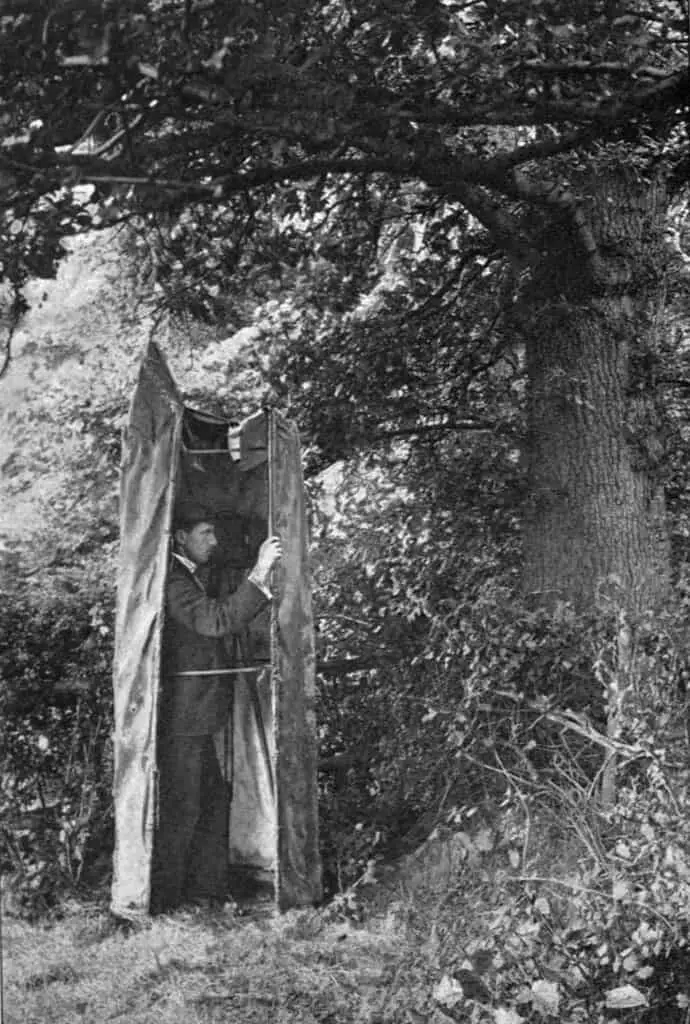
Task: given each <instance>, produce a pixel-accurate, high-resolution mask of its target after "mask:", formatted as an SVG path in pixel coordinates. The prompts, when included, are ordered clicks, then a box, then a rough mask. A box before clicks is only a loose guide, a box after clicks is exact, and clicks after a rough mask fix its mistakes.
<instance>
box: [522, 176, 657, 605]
mask: <svg viewBox="0 0 690 1024" xmlns="http://www.w3.org/2000/svg"><path fill="white" fill-rule="evenodd" d="M577 192H578V194H579V195H580V197H581V198H582V203H581V205H580V207H579V209H580V211H581V213H583V214H584V216H585V218H586V223H587V225H588V228H589V231H590V234H589V238H590V239H591V238H592V237H593V238H594V240H595V242H596V246H597V251H596V257H595V260H593V259H592V253H591V252H586V251H585V248H584V246H583V245H582V243H581V236H580V234H579V233H578V230H577V226H576V225H574V224H573V219H572V217H571V218H566V217H564V216H562V217H560V218H559V219H558V220H556V219H554V218H552V219H551V220H550V222H549V224H548V226H547V228H546V229H545V231H544V234H543V238H542V241H541V252H542V255H543V259H542V261H541V265H540V267H539V269H538V271H537V273H536V274H535V276H534V278H533V282H532V286H531V288H530V292H529V295H528V296H527V301H528V309H529V317H528V323H529V329H528V331H527V346H526V351H527V375H528V392H527V412H528V437H527V452H526V455H527V467H528V482H529V495H530V498H529V507H528V509H527V512H526V516H525V527H524V554H525V563H524V564H525V569H524V577H523V583H524V588H525V592H526V594H527V595H529V596H530V598H531V599H532V602H533V603H534V604H537V605H546V606H550V605H553V604H555V603H557V602H558V601H570V602H572V603H573V604H574V605H575V606H576V607H577V608H580V609H582V608H587V607H591V606H593V604H594V603H595V602H600V601H602V600H609V601H611V602H613V603H614V604H615V606H616V607H618V608H625V609H626V610H628V611H640V610H642V609H645V608H650V607H654V606H656V605H657V604H658V603H659V602H660V601H661V600H662V599H663V597H664V594H665V592H666V588H667V581H668V570H669V540H668V533H667V527H666V517H665V504H664V491H663V481H662V469H663V449H664V444H663V434H664V429H663V411H662V410H661V409H660V405H659V402H658V399H657V395H656V393H655V375H656V359H657V351H658V341H659V334H660V331H661V330H662V314H663V305H664V290H665V242H664V224H665V214H666V195H665V190H664V187H663V183H662V182H661V181H655V182H649V181H647V182H644V181H641V180H639V178H637V177H636V176H635V174H634V172H633V173H622V172H616V173H610V174H608V175H601V176H600V177H599V178H597V179H590V180H589V181H588V182H581V183H580V184H579V186H578V188H577ZM571 212H572V211H571ZM568 221H569V222H568ZM595 263H596V267H595Z"/></svg>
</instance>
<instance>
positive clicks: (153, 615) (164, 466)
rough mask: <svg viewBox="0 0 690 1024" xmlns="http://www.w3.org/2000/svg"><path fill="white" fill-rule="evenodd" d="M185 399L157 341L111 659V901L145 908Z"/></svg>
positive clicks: (125, 473) (144, 386)
mask: <svg viewBox="0 0 690 1024" xmlns="http://www.w3.org/2000/svg"><path fill="white" fill-rule="evenodd" d="M182 413H183V405H182V402H181V400H180V397H179V395H178V392H177V388H176V387H175V383H174V381H173V379H172V377H171V375H170V372H169V370H168V368H167V366H166V364H165V360H164V359H163V357H162V355H161V353H160V351H159V349H158V348H157V346H156V345H155V344H153V343H151V344H150V345H149V346H148V348H147V350H146V352H145V354H144V358H143V360H142V364H141V370H140V373H139V378H138V381H137V385H136V388H135V391H134V395H133V398H132V403H131V406H130V412H129V419H128V423H127V427H126V430H125V435H124V437H123V448H122V464H121V478H120V557H119V569H118V580H117V612H116V624H115V659H114V667H113V686H114V705H115V706H114V718H115V742H114V749H115V772H114V781H113V797H114V804H115V853H114V862H113V884H112V909H113V912H114V913H116V914H119V915H121V916H124V917H131V916H135V915H137V914H145V913H147V911H148V908H149V899H150V886H151V855H152V849H153V831H154V826H155V820H154V819H155V809H156V725H157V720H156V707H157V699H158V681H159V665H160V647H161V629H162V615H163V606H164V587H165V580H166V574H167V562H168V548H169V529H170V519H171V512H172V502H173V495H174V473H175V468H176V465H177V453H178V447H179V436H180V430H181V424H182Z"/></svg>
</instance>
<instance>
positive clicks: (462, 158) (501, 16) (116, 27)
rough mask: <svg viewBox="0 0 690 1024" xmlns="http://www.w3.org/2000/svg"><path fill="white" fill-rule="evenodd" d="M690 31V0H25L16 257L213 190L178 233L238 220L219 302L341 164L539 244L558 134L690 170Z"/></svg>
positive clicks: (2, 123) (7, 23)
mask: <svg viewBox="0 0 690 1024" xmlns="http://www.w3.org/2000/svg"><path fill="white" fill-rule="evenodd" d="M686 39H687V11H686V10H684V6H683V0H656V2H655V3H654V4H650V3H649V2H648V0H624V2H616V0H577V2H573V0H571V2H565V0H532V2H530V3H524V2H522V0H506V2H502V3H497V2H495V0H479V2H477V0H404V2H396V3H395V4H391V3H390V2H389V0H378V2H374V3H372V2H371V0H366V2H358V0H353V2H349V3H346V2H342V0H331V2H324V0H318V2H313V0H287V2H285V3H281V4H272V3H269V2H263V3H261V2H249V0H247V2H245V3H237V4H227V3H224V2H222V0H151V2H149V3H146V2H143V0H131V2H127V0H123V2H121V3H117V2H114V0H106V2H101V0H68V2H60V3H56V2H55V3H53V2H51V0H7V2H6V3H4V4H3V7H2V17H1V18H0V65H1V66H2V68H3V84H4V90H3V99H2V101H0V133H1V135H0V138H1V141H0V204H1V208H2V211H3V217H2V222H1V223H0V259H2V273H3V276H4V277H5V278H6V279H8V280H9V281H10V282H12V283H14V284H15V285H18V286H21V284H22V283H23V281H24V280H26V278H27V276H28V275H32V274H41V275H47V274H50V273H51V271H52V270H53V269H54V267H55V263H56V261H57V260H58V259H59V257H60V255H61V252H62V249H61V245H60V239H61V237H63V236H64V235H67V234H70V233H71V232H74V231H78V230H86V229H88V228H91V227H99V226H102V225H103V224H110V223H113V222H117V221H118V220H121V219H131V218H142V219H143V221H142V222H143V223H144V225H145V226H146V228H147V230H148V231H149V232H152V231H153V230H154V226H155V225H156V224H158V225H160V223H161V221H163V222H165V223H166V224H168V223H169V219H170V218H171V217H172V218H177V217H178V216H179V215H180V214H181V212H182V211H184V210H186V211H187V215H188V217H189V211H193V213H192V216H191V229H190V225H189V221H188V222H187V224H188V227H187V231H186V233H185V231H184V230H183V231H182V233H181V234H180V235H178V249H179V248H181V242H182V240H184V238H185V236H189V235H190V234H192V235H194V234H196V235H197V238H198V235H199V234H201V235H203V237H204V238H215V239H217V240H218V242H217V245H215V246H212V247H211V249H209V250H208V251H206V250H204V248H203V246H200V245H198V244H196V245H192V248H193V249H194V255H195V260H193V261H192V265H191V266H190V268H189V270H188V272H189V274H190V275H192V276H193V277H194V276H197V277H198V276H201V275H202V274H203V275H208V274H209V273H210V274H211V278H212V281H211V290H210V291H208V290H207V291H206V293H205V294H204V296H203V301H202V303H201V307H200V308H199V309H197V310H195V311H196V312H197V313H201V314H205V315H206V316H208V317H210V316H212V315H214V314H215V313H217V312H218V310H217V309H216V308H215V304H214V298H215V296H214V290H215V293H216V295H217V293H218V291H219V290H220V288H221V286H222V281H223V280H224V279H227V276H228V274H229V273H232V272H234V271H235V270H236V269H237V266H238V263H239V260H240V254H241V253H242V252H244V251H245V250H246V247H247V244H249V245H250V248H251V239H252V238H255V237H256V236H257V234H258V233H259V229H260V228H262V227H263V228H266V229H267V230H268V231H269V234H270V232H271V231H273V235H274V236H275V224H276V222H277V221H280V222H281V223H283V224H284V223H285V218H286V217H290V218H291V220H290V224H291V226H292V228H293V229H294V227H295V224H296V223H297V225H298V226H300V227H302V228H304V227H305V226H306V225H307V224H310V223H311V218H312V216H313V214H314V212H315V211H316V210H318V209H319V208H320V207H321V204H322V202H323V199H324V197H325V196H327V195H330V194H332V189H333V187H334V185H333V183H334V181H335V180H336V178H334V176H337V179H338V180H343V178H345V180H346V181H352V180H353V176H355V177H354V180H355V181H356V182H357V184H358V187H359V190H360V192H361V194H362V196H365V195H366V194H367V192H368V189H369V188H370V187H371V183H372V182H376V181H381V180H382V179H383V180H385V181H389V182H409V181H412V182H414V183H416V185H417V186H418V187H419V188H420V189H422V190H424V189H426V190H429V191H430V192H431V193H432V194H433V195H435V196H440V197H443V198H444V199H445V200H446V201H448V202H450V203H452V204H455V205H456V206H457V205H458V204H459V205H460V206H462V207H464V208H465V209H466V210H468V211H470V212H471V213H472V214H474V215H475V217H477V218H478V219H479V220H480V222H481V223H483V224H484V225H485V227H486V228H487V229H489V230H490V231H491V233H492V235H493V237H494V239H495V240H496V241H497V242H498V243H499V244H501V245H502V246H504V247H507V248H508V249H510V250H511V251H512V252H513V253H514V254H516V255H521V256H523V257H524V256H525V255H528V254H529V250H530V248H533V246H534V239H532V238H530V233H529V230H528V229H526V228H525V224H524V218H523V220H521V219H520V214H521V213H522V214H524V211H525V204H528V205H531V206H535V205H536V206H537V207H539V208H545V207H546V208H548V207H557V208H560V209H565V210H568V209H570V208H571V207H572V197H571V196H570V195H569V193H568V190H567V175H564V174H563V168H562V166H559V165H558V163H556V164H554V160H557V158H558V156H559V154H570V155H573V154H577V155H578V159H584V160H592V159H593V157H594V155H596V154H597V153H601V152H602V150H606V151H608V152H610V153H614V154H615V158H616V159H620V157H621V155H622V154H623V152H625V154H626V155H625V159H626V160H629V159H631V154H633V152H634V153H635V154H636V159H637V161H638V163H641V164H645V165H646V164H649V162H650V161H652V162H653V161H657V160H658V159H659V158H660V157H665V158H669V159H671V160H672V161H673V162H674V164H675V166H676V169H677V170H678V172H679V173H684V167H685V166H686V163H685V164H684V163H683V161H687V126H686V124H685V121H684V118H685V116H686V113H687V109H686V105H687V100H686V95H687V93H688V92H689V91H690V90H688V88H687V87H688V65H687V42H686ZM621 147H623V148H621ZM551 174H555V179H554V180H551V177H550V175H551ZM558 183H560V184H559V187H558V188H556V187H555V186H556V184H558ZM78 186H88V187H87V188H84V187H78ZM290 186H293V187H290ZM296 186H299V189H297V187H296ZM269 190H271V194H272V195H276V194H277V195H278V196H279V197H280V203H279V204H278V205H277V206H274V207H272V208H271V215H272V216H271V222H270V223H268V224H267V223H266V217H265V210H266V206H265V200H266V198H267V195H268V191H269ZM208 208H211V209H212V210H213V211H215V212H212V213H204V212H203V211H204V209H208ZM281 218H282V220H281ZM295 218H297V221H296V220H295ZM582 243H583V246H584V250H585V251H586V252H587V253H588V255H589V256H592V255H593V252H592V248H591V243H590V242H589V241H588V239H586V238H585V237H584V236H583V238H582ZM166 252H167V250H166ZM177 259H178V262H180V257H179V254H178V257H177ZM160 262H161V267H162V277H163V278H164V279H166V275H167V280H168V283H169V284H170V285H171V287H170V288H169V294H170V295H171V296H174V295H175V294H178V295H179V289H177V288H176V287H173V286H172V285H173V283H174V282H172V281H171V280H170V279H171V278H174V276H175V272H176V271H175V258H172V257H170V256H169V254H168V255H167V256H166V259H165V260H162V261H160ZM181 262H182V263H183V264H184V263H185V258H184V255H183V256H182V259H181ZM178 283H179V282H178ZM183 290H184V289H183ZM186 294H190V295H191V294H196V293H194V289H191V291H190V290H189V289H188V290H187V292H186ZM197 299H198V294H197Z"/></svg>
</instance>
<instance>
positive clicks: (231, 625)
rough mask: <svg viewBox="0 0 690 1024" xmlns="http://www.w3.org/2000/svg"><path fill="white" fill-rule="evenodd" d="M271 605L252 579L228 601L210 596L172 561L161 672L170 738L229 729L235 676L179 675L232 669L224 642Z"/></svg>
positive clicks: (165, 728)
mask: <svg viewBox="0 0 690 1024" xmlns="http://www.w3.org/2000/svg"><path fill="white" fill-rule="evenodd" d="M221 592H222V591H221ZM267 603H268V599H267V598H266V596H265V595H264V594H263V593H262V591H261V590H259V588H258V587H256V586H255V585H254V584H253V583H250V582H249V581H248V580H244V581H243V582H242V583H240V585H239V587H238V588H237V589H236V590H235V591H234V592H233V593H231V594H228V595H227V596H226V597H221V598H218V599H216V598H212V597H209V596H208V595H207V593H206V591H205V588H204V586H203V584H202V582H201V581H200V579H199V578H197V577H195V575H194V574H193V573H191V572H190V571H189V570H188V569H187V568H185V566H184V565H182V563H181V562H179V561H178V560H177V559H176V558H173V559H172V564H171V566H170V572H169V575H168V588H167V594H166V605H165V627H164V631H163V655H162V672H161V683H162V694H161V708H160V724H161V731H162V733H163V734H164V735H166V736H170V735H178V736H205V735H209V734H210V733H214V732H217V731H218V730H219V729H222V728H223V727H224V726H225V724H226V722H227V720H228V715H229V712H230V695H231V693H232V676H200V677H196V678H195V677H194V676H177V673H178V672H186V671H190V670H192V671H194V670H197V671H199V670H201V671H208V670H209V669H214V668H225V667H227V666H228V657H227V654H226V648H225V645H224V642H223V638H224V637H228V636H231V635H233V634H238V633H241V632H242V631H243V630H245V629H246V627H247V626H248V625H249V623H250V622H251V620H252V619H253V618H254V616H255V615H256V614H257V613H258V612H260V611H261V609H262V608H263V607H264V606H265V605H266V604H267Z"/></svg>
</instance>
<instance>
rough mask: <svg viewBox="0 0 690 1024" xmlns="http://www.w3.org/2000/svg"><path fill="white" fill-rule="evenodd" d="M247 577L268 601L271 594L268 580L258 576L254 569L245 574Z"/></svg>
mask: <svg viewBox="0 0 690 1024" xmlns="http://www.w3.org/2000/svg"><path fill="white" fill-rule="evenodd" d="M247 579H248V580H249V582H250V583H253V584H254V586H255V587H258V588H259V590H260V591H261V593H262V594H263V595H264V597H267V598H268V600H269V601H270V600H271V598H272V597H273V594H272V593H271V588H270V587H269V585H268V581H267V580H266V579H263V578H262V577H261V576H259V574H258V572H257V571H256V569H252V571H251V572H250V573H249V575H248V576H247Z"/></svg>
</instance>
